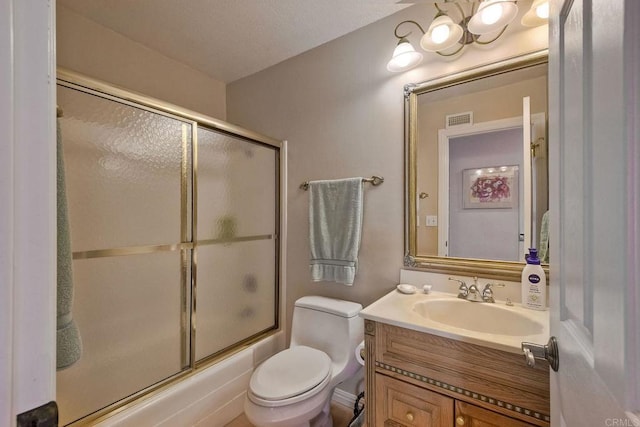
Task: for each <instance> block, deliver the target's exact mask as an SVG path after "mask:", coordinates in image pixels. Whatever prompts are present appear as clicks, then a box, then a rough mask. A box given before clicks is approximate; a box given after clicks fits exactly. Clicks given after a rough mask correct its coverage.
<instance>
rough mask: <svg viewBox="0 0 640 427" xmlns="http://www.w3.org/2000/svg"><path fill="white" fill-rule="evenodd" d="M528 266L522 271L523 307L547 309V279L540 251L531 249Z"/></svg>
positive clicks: (527, 257) (527, 256) (527, 258)
mask: <svg viewBox="0 0 640 427" xmlns="http://www.w3.org/2000/svg"><path fill="white" fill-rule="evenodd" d="M525 258H526V260H527V265H525V266H524V268H523V269H522V305H524V306H525V307H527V308H530V309H532V310H546V308H547V277H546V276H545V274H544V270H543V269H542V267H541V266H540V259H539V258H538V250H537V249H535V248H530V249H529V254H528V255H525Z"/></svg>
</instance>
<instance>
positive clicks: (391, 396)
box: [375, 374, 453, 427]
mask: <svg viewBox="0 0 640 427" xmlns="http://www.w3.org/2000/svg"><path fill="white" fill-rule="evenodd" d="M375 403H376V424H377V425H379V426H385V427H402V426H420V427H451V426H452V425H453V399H451V398H450V397H446V396H443V395H441V394H438V393H434V392H432V391H429V390H425V389H422V388H420V387H416V386H414V385H411V384H407V383H404V382H402V381H398V380H396V379H393V378H390V377H387V376H384V375H380V374H377V375H376V402H375Z"/></svg>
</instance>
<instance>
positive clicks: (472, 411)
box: [455, 400, 532, 427]
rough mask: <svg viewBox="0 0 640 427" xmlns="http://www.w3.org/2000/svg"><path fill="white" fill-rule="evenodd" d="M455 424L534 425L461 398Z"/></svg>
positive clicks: (468, 426)
mask: <svg viewBox="0 0 640 427" xmlns="http://www.w3.org/2000/svg"><path fill="white" fill-rule="evenodd" d="M455 425H456V426H457V427H462V426H464V427H532V424H529V423H525V422H523V421H519V420H516V419H513V418H510V417H507V416H505V415H501V414H498V413H497V412H493V411H489V410H487V409H484V408H480V407H478V406H474V405H470V404H468V403H464V402H460V401H459V400H456V424H455Z"/></svg>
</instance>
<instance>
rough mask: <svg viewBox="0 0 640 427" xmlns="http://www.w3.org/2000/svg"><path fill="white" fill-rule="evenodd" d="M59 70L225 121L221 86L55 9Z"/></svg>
mask: <svg viewBox="0 0 640 427" xmlns="http://www.w3.org/2000/svg"><path fill="white" fill-rule="evenodd" d="M56 35H57V62H58V66H60V67H64V68H67V69H70V70H73V71H77V72H79V73H82V74H85V75H87V76H89V77H93V78H96V79H99V80H103V81H105V82H108V83H111V84H114V85H116V86H120V87H123V88H125V89H129V90H133V91H135V92H139V93H142V94H144V95H147V96H151V97H154V98H158V99H160V100H162V101H167V102H170V103H172V104H176V105H179V106H181V107H185V108H188V109H190V110H194V111H197V112H199V113H202V114H206V115H208V116H211V117H215V118H217V119H221V120H225V118H226V93H225V91H226V87H225V84H224V83H223V82H221V81H218V80H215V79H212V78H210V77H208V76H207V75H206V74H204V73H202V72H200V71H196V70H194V69H193V68H189V67H188V66H186V65H184V64H181V63H179V62H177V61H175V60H173V59H170V58H168V57H166V56H163V55H161V54H159V53H158V52H156V51H153V50H151V49H149V48H147V47H145V46H143V45H141V44H139V43H136V42H134V41H132V40H130V39H128V38H126V37H124V36H122V35H120V34H118V33H116V32H115V31H113V30H110V29H107V28H105V27H103V26H101V25H99V24H97V23H95V22H93V21H91V20H89V19H87V18H84V17H82V16H80V15H78V14H77V13H75V12H73V11H72V10H70V9H69V8H66V7H64V6H62V5H60V4H59V5H58V7H57V34H56Z"/></svg>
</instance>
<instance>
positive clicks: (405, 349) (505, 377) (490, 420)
mask: <svg viewBox="0 0 640 427" xmlns="http://www.w3.org/2000/svg"><path fill="white" fill-rule="evenodd" d="M365 368H366V377H365V383H366V392H365V395H366V401H367V402H369V403H368V404H366V405H365V410H366V418H365V419H366V423H367V426H369V427H378V426H382V427H399V426H434V427H444V426H447V427H451V426H473V427H490V426H496V427H527V426H539V427H548V426H549V367H548V365H547V364H546V363H538V364H537V365H536V367H535V368H534V369H532V368H529V367H527V366H526V365H525V363H524V360H523V357H522V356H521V355H518V354H514V353H509V352H505V351H500V350H494V349H489V348H486V347H482V346H478V345H474V344H469V343H465V342H461V341H457V340H453V339H449V338H443V337H439V336H436V335H432V334H427V333H423V332H418V331H413V330H409V329H404V328H399V327H396V326H392V325H388V324H384V323H380V322H373V321H370V320H365Z"/></svg>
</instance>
